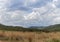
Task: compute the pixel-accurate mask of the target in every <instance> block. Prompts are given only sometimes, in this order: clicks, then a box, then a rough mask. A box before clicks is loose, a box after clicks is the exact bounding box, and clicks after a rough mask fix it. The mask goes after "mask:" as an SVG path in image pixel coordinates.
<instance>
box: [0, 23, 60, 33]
mask: <svg viewBox="0 0 60 42" xmlns="http://www.w3.org/2000/svg"><path fill="white" fill-rule="evenodd" d="M0 30H8V31H23V32H25V31H30V32H33V31H36V32H39V31H40V32H52V31H60V24H56V25H50V26H31V27H29V28H25V27H21V26H5V25H2V24H0Z"/></svg>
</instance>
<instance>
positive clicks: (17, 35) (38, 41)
mask: <svg viewBox="0 0 60 42" xmlns="http://www.w3.org/2000/svg"><path fill="white" fill-rule="evenodd" d="M0 42H60V32H49V33H46V32H19V31H3V30H0Z"/></svg>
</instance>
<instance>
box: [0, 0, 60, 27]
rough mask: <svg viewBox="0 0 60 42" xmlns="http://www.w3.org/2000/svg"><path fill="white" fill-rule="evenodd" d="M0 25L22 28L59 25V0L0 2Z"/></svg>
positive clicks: (13, 0)
mask: <svg viewBox="0 0 60 42" xmlns="http://www.w3.org/2000/svg"><path fill="white" fill-rule="evenodd" d="M0 23H1V24H4V25H8V26H24V27H28V26H48V25H54V24H60V0H0Z"/></svg>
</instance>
